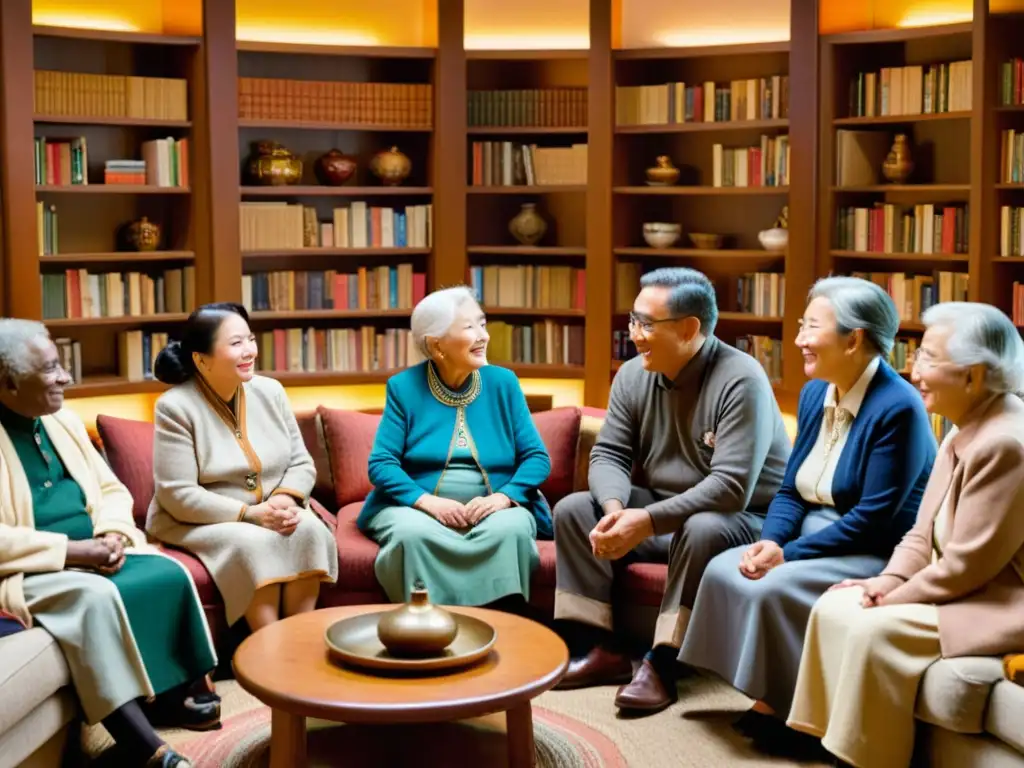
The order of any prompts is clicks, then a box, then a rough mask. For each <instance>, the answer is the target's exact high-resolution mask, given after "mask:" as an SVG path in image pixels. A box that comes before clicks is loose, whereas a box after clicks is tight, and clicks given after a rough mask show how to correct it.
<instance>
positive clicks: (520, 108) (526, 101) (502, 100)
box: [466, 88, 587, 128]
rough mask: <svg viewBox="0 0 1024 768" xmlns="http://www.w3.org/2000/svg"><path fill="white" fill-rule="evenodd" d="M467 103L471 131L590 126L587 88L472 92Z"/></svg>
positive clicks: (469, 93)
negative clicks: (474, 129) (482, 128)
mask: <svg viewBox="0 0 1024 768" xmlns="http://www.w3.org/2000/svg"><path fill="white" fill-rule="evenodd" d="M466 104H467V113H466V123H467V125H468V126H469V127H470V128H477V127H498V128H503V127H509V128H516V127H524V128H578V127H585V126H586V125H587V89H586V88H541V89H537V88H535V89H525V90H523V89H520V90H501V91H469V92H468V93H467V94H466Z"/></svg>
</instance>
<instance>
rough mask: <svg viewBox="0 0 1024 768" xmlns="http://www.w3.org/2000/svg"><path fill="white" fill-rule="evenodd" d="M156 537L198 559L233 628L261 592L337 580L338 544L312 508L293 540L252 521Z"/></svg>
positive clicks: (170, 529) (162, 531)
mask: <svg viewBox="0 0 1024 768" xmlns="http://www.w3.org/2000/svg"><path fill="white" fill-rule="evenodd" d="M169 518H170V516H169V515H165V516H164V517H163V520H161V525H160V526H159V529H158V530H155V531H154V532H153V535H154V536H156V537H157V538H159V539H160V540H161V541H163V542H165V543H167V544H171V545H172V546H175V547H181V548H182V549H187V550H188V551H189V552H191V553H193V554H194V555H195V556H196V557H198V558H199V559H200V560H201V561H202V563H203V565H205V566H206V569H207V570H208V571H209V572H210V575H211V576H212V577H213V582H214V584H216V585H217V591H218V592H220V595H221V597H222V598H223V600H224V612H225V614H226V615H227V621H228V624H234V623H235V622H236V621H238V620H239V619H240V618H242V616H244V615H245V611H246V609H247V608H248V607H249V603H251V602H252V598H253V594H254V593H255V592H256V590H257V589H261V588H262V587H266V586H269V585H271V584H282V583H286V582H289V581H296V580H298V579H307V578H318V579H320V580H321V581H329V582H334V581H337V579H338V545H337V544H336V543H335V541H334V536H333V535H332V534H331V531H330V529H329V528H328V527H327V525H326V524H325V523H324V522H323V520H321V519H320V518H319V517H317V516H316V514H315V513H313V512H312V511H310V510H309V509H304V510H302V516H301V519H300V520H299V525H298V527H297V528H296V529H295V532H294V533H292V534H291V535H290V536H282V535H281V534H279V533H277V532H275V531H272V530H270V529H269V528H262V527H261V526H258V525H253V524H252V523H211V524H209V525H180V524H173V523H170V524H167V521H168V519H169Z"/></svg>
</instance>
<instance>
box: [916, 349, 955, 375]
mask: <svg viewBox="0 0 1024 768" xmlns="http://www.w3.org/2000/svg"><path fill="white" fill-rule="evenodd" d="M923 352H924V350H923V349H920V348H918V349H915V350H914V356H913V364H914V366H915V367H918V368H922V369H924V370H931V369H932V368H938V367H939V366H940V365H942V364H943V363H946V362H949V361H948V360H936V359H935V358H934V357H932V356H931V355H930V354H929V355H925V354H922V353H923Z"/></svg>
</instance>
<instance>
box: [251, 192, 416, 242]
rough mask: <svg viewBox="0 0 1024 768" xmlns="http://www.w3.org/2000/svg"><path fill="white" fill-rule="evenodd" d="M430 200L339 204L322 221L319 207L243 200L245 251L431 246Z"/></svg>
mask: <svg viewBox="0 0 1024 768" xmlns="http://www.w3.org/2000/svg"><path fill="white" fill-rule="evenodd" d="M433 210H434V206H433V204H431V203H426V204H424V205H409V206H406V207H405V208H391V207H387V206H370V205H369V204H367V203H366V202H364V201H354V202H352V203H350V204H349V205H346V206H343V207H339V208H335V209H334V210H333V212H332V219H331V221H320V220H319V218H318V215H317V210H316V208H314V207H312V206H304V205H301V204H298V203H286V202H276V201H275V202H267V203H263V202H259V203H255V202H244V203H241V209H240V214H239V225H240V232H241V247H242V250H243V251H265V250H274V249H292V248H430V247H432V246H433V243H434V227H433Z"/></svg>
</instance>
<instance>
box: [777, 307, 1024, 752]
mask: <svg viewBox="0 0 1024 768" xmlns="http://www.w3.org/2000/svg"><path fill="white" fill-rule="evenodd" d="M922 320H923V321H924V324H925V328H926V330H925V333H924V338H923V339H922V341H921V347H920V349H919V350H918V353H917V357H916V359H915V361H914V369H913V380H914V382H915V383H916V384H917V385H918V387H919V388H920V390H921V394H922V396H923V398H924V404H925V407H926V408H927V409H928V410H929V411H930V412H931V413H933V414H937V415H939V416H943V417H945V418H946V419H949V421H950V422H952V423H953V425H954V429H953V430H952V431H951V432H950V433H949V434H948V435H947V436H946V439H945V440H944V441H943V443H942V446H941V448H940V449H939V455H938V458H937V459H936V462H935V469H934V471H933V472H932V475H931V478H930V479H929V481H928V486H927V488H926V489H925V492H924V498H923V499H922V501H921V507H920V510H919V511H918V515H917V522H916V524H915V525H914V527H913V529H911V530H910V531H909V532H908V533H907V534H906V536H904V537H903V540H902V541H901V542H900V543H899V545H898V546H897V547H896V550H895V551H894V552H893V554H892V557H891V558H890V559H889V562H888V564H887V565H886V566H885V568H884V569H883V570H882V573H881V575H879V576H875V577H873V578H869V579H856V580H847V581H843V582H841V583H839V584H837V585H836V587H835V588H834V589H832V590H830V591H829V592H828V593H827V594H825V595H824V596H822V598H821V599H820V600H818V602H817V604H816V605H815V606H814V611H813V613H812V614H811V619H810V623H809V625H808V628H807V638H806V641H805V649H804V656H803V660H802V662H801V664H800V675H799V678H798V681H797V687H796V695H795V697H794V700H793V708H792V711H791V712H790V715H789V725H790V726H791V727H793V728H796V729H798V730H801V731H805V732H807V733H810V734H812V735H814V736H818V737H820V738H821V740H822V744H823V745H824V747H825V748H826V749H827V750H828V751H829V752H831V753H832V754H834V755H835V756H836V757H838V758H839V759H840V760H842V761H844V762H846V763H849V764H851V765H854V766H857V767H858V768H868V766H870V768H906V766H908V765H910V760H911V756H912V753H913V749H914V706H915V702H916V700H917V690H918V686H919V684H920V681H921V678H922V676H923V675H924V673H925V671H926V670H927V669H928V667H929V666H931V665H932V664H933V663H934V662H936V661H938V660H939V659H941V658H949V657H956V656H992V655H998V654H1003V653H1010V652H1015V651H1020V650H1021V649H1024V514H1022V512H1021V510H1024V403H1022V402H1021V399H1020V397H1019V395H1018V394H1017V392H1019V390H1020V387H1021V385H1022V384H1024V343H1022V342H1021V338H1020V334H1019V332H1018V331H1017V329H1016V328H1015V327H1014V325H1013V323H1011V322H1010V320H1009V319H1008V318H1007V317H1006V315H1004V314H1003V313H1002V312H1000V311H999V310H998V309H996V308H995V307H992V306H990V305H987V304H973V303H960V302H956V303H954V302H950V303H945V304H938V305H936V306H933V307H931V308H930V309H929V310H927V311H926V312H925V313H924V316H923V317H922Z"/></svg>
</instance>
